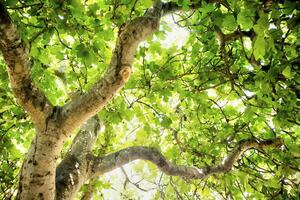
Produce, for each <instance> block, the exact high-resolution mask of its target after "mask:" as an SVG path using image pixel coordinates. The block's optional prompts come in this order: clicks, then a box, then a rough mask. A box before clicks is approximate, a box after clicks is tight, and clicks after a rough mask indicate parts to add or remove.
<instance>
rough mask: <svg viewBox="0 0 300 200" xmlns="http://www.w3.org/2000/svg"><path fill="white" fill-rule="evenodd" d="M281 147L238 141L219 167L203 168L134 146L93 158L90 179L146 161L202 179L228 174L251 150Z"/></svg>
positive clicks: (277, 141)
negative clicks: (127, 165) (135, 162)
mask: <svg viewBox="0 0 300 200" xmlns="http://www.w3.org/2000/svg"><path fill="white" fill-rule="evenodd" d="M281 145H283V141H282V139H280V138H275V139H269V140H257V139H248V140H242V141H240V142H239V143H238V144H237V146H236V147H235V148H234V150H233V151H232V152H231V153H230V154H229V156H228V157H227V158H225V159H224V161H223V162H222V163H221V164H219V165H214V166H207V167H203V168H196V167H189V166H182V165H176V164H173V163H171V162H170V161H168V160H167V159H166V158H165V157H164V156H163V155H162V154H161V152H160V151H158V150H157V149H155V148H151V147H144V146H134V147H129V148H126V149H123V150H120V151H118V152H115V153H112V154H109V155H107V156H104V157H94V158H93V161H92V163H93V164H92V165H91V166H90V169H89V173H90V177H95V176H98V175H101V174H104V173H106V172H109V171H112V170H114V169H116V168H118V167H121V166H123V165H125V164H127V163H129V162H132V161H134V160H138V159H141V160H148V161H150V162H152V163H153V164H155V165H156V166H157V167H158V168H159V169H160V170H161V171H162V172H164V173H165V174H167V175H171V176H180V177H183V178H187V179H202V178H204V177H206V176H210V175H212V174H216V173H224V172H228V171H230V170H231V169H232V167H233V164H234V163H235V162H236V161H237V160H238V159H239V158H240V157H241V155H242V154H243V153H244V152H245V151H247V150H249V149H252V148H255V149H261V148H265V147H279V146H281Z"/></svg>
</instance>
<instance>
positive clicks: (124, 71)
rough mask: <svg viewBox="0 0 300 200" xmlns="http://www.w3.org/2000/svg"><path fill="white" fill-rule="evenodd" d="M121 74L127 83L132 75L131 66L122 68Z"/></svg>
mask: <svg viewBox="0 0 300 200" xmlns="http://www.w3.org/2000/svg"><path fill="white" fill-rule="evenodd" d="M119 75H120V76H121V77H122V80H123V82H125V83H126V82H127V81H128V80H129V77H130V75H131V67H130V66H125V67H124V68H123V69H121V71H120V72H119Z"/></svg>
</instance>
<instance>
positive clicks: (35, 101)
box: [0, 0, 52, 128]
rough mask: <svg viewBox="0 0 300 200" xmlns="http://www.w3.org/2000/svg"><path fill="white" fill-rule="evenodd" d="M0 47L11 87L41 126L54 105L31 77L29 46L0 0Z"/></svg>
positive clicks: (19, 100) (36, 122) (40, 126)
mask: <svg viewBox="0 0 300 200" xmlns="http://www.w3.org/2000/svg"><path fill="white" fill-rule="evenodd" d="M0 50H1V52H2V54H3V57H4V60H5V62H6V64H7V71H8V74H9V78H10V82H11V87H12V90H13V92H14V95H15V97H16V99H17V101H18V103H19V104H20V105H21V106H22V107H23V108H24V109H25V110H26V111H27V112H28V113H29V115H30V116H31V118H32V120H33V122H34V123H35V124H36V125H37V127H38V128H44V127H42V126H43V125H44V124H45V123H44V122H45V120H46V118H47V117H48V115H49V114H50V113H51V112H52V105H51V104H50V103H49V102H48V101H47V99H46V97H45V96H44V95H43V94H42V93H41V92H40V90H39V89H38V88H37V87H35V86H34V84H33V83H32V80H31V74H30V68H31V62H30V60H29V55H28V49H27V48H26V47H25V44H24V43H23V42H22V40H21V38H20V36H19V35H18V33H17V29H16V27H15V26H14V25H13V23H12V21H11V19H10V17H9V14H8V12H7V10H6V8H5V6H4V4H3V2H2V1H1V0H0Z"/></svg>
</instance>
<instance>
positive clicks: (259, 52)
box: [253, 36, 266, 60]
mask: <svg viewBox="0 0 300 200" xmlns="http://www.w3.org/2000/svg"><path fill="white" fill-rule="evenodd" d="M265 53H266V41H265V39H264V38H263V37H260V36H259V37H257V38H256V40H255V42H254V47H253V54H254V57H255V59H256V60H258V59H261V58H263V57H264V56H265Z"/></svg>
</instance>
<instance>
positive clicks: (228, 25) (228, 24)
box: [222, 15, 237, 31]
mask: <svg viewBox="0 0 300 200" xmlns="http://www.w3.org/2000/svg"><path fill="white" fill-rule="evenodd" d="M222 25H223V26H222V27H223V28H224V29H226V30H228V31H234V30H235V29H236V28H237V23H236V21H235V18H234V16H233V15H226V16H225V18H224V20H223V23H222Z"/></svg>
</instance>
